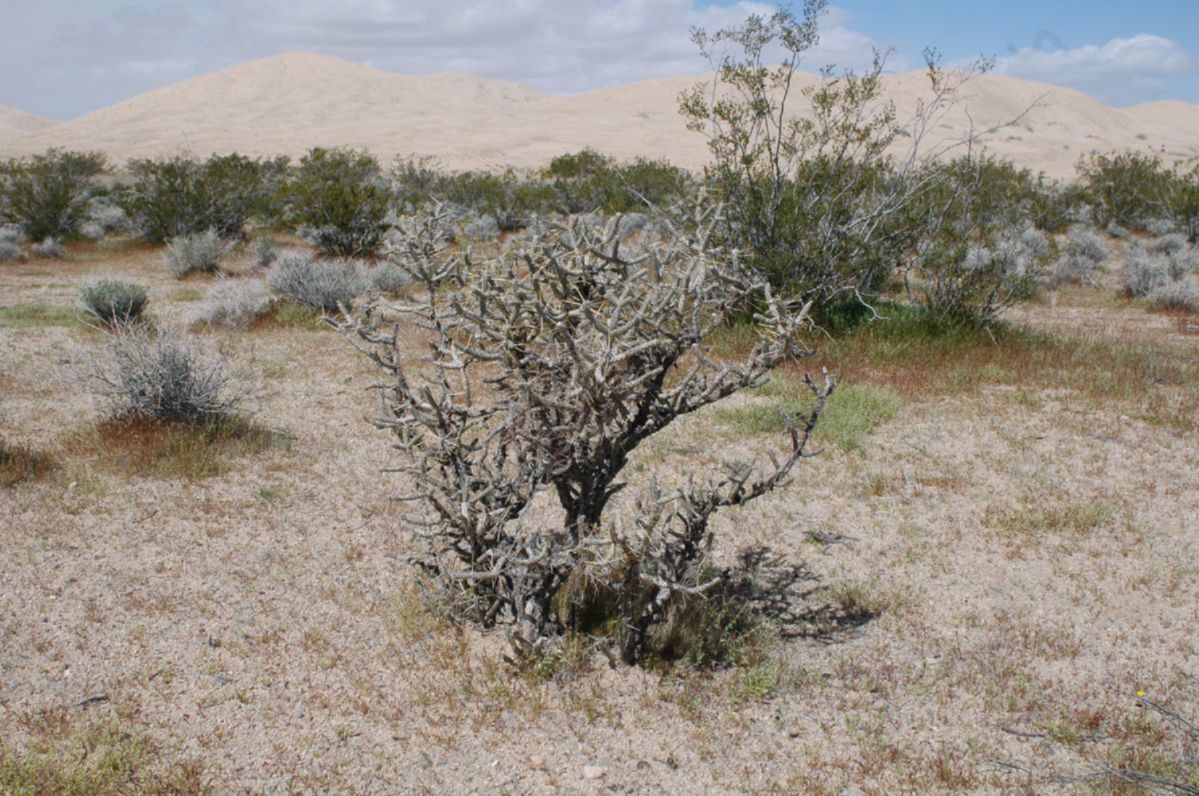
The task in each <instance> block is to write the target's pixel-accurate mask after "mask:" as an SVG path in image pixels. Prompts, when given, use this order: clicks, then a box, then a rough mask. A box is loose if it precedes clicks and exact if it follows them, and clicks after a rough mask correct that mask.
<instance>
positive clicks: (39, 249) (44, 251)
mask: <svg viewBox="0 0 1199 796" xmlns="http://www.w3.org/2000/svg"><path fill="white" fill-rule="evenodd" d="M30 251H31V252H33V256H34V257H38V258H41V259H43V260H62V259H65V258H66V256H67V247H66V246H63V245H62V244H61V243H59V241H58V239H57V238H45V239H44V240H41V241H39V242H38V243H35V244H33V246H32V247H31V248H30Z"/></svg>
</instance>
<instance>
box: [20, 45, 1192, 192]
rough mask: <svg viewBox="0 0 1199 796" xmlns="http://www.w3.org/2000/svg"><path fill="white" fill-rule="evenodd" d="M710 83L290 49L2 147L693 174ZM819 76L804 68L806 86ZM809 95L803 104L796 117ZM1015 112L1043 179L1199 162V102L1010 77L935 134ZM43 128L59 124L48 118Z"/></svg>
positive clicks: (1011, 141) (1022, 159)
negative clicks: (613, 78) (1099, 161)
mask: <svg viewBox="0 0 1199 796" xmlns="http://www.w3.org/2000/svg"><path fill="white" fill-rule="evenodd" d="M701 79H702V77H695V76H691V77H673V78H664V79H659V80H651V81H647V82H643V83H637V84H633V85H629V86H622V87H619V88H614V89H607V90H602V91H594V92H589V93H586V94H579V95H575V96H568V97H553V96H548V95H545V94H543V93H541V92H538V91H535V90H533V89H529V88H526V87H523V86H520V85H516V84H513V83H505V82H501V81H495V80H489V79H486V78H481V77H476V76H472V75H465V74H437V75H428V76H419V77H414V76H404V75H395V74H390V73H387V72H381V71H378V70H375V69H370V68H368V67H364V66H360V65H358V64H353V63H350V62H348V61H343V60H340V59H337V58H331V57H328V56H321V55H313V54H309V53H289V54H286V55H281V56H277V57H273V58H267V59H263V60H258V61H252V62H249V63H245V64H241V65H238V66H234V67H231V68H229V69H225V70H222V71H220V72H215V73H212V74H209V75H204V76H201V77H198V78H194V79H192V80H188V81H185V82H182V83H178V84H175V85H171V86H167V87H165V88H161V89H158V90H156V91H151V92H148V93H146V94H142V95H140V96H138V97H134V98H133V99H131V100H128V101H126V102H122V103H120V104H117V105H114V106H111V107H109V108H105V109H103V110H100V111H96V112H95V113H92V114H89V115H87V116H84V117H82V118H79V119H76V120H75V121H72V122H68V123H66V124H61V125H53V126H49V127H45V128H44V129H38V128H37V127H36V126H35V127H31V128H27V129H24V130H10V129H9V128H8V127H7V126H5V121H4V120H5V119H6V118H7V117H6V116H4V115H3V114H0V154H6V155H12V154H26V153H30V152H36V151H41V150H43V149H45V148H47V147H50V146H61V147H67V148H74V149H99V150H101V151H104V152H106V153H108V154H109V155H110V156H111V157H113V158H115V159H117V160H121V159H125V158H129V157H146V156H159V155H166V154H172V153H176V152H181V151H189V152H193V153H195V154H201V155H203V154H208V153H211V152H229V151H239V152H243V153H246V154H251V155H275V154H289V155H296V154H299V153H302V152H303V151H305V150H306V149H308V148H309V147H311V146H313V145H346V146H354V147H363V148H367V149H370V150H372V151H373V152H375V153H376V154H377V155H379V156H380V157H381V158H384V159H390V158H392V157H394V156H397V155H407V154H416V155H430V156H433V157H436V158H437V159H438V160H440V161H441V162H442V164H443V165H444V166H446V167H448V168H455V169H463V168H490V167H499V166H516V167H536V166H541V165H544V164H545V163H546V162H547V161H548V160H549V159H550V158H552V157H553V156H555V155H558V154H561V153H563V152H568V151H574V150H577V149H580V148H582V147H584V146H590V147H594V148H596V149H599V150H601V151H604V152H608V153H610V154H612V155H615V156H617V157H620V158H629V157H633V156H637V155H644V156H649V157H664V158H667V159H669V160H671V161H672V162H674V163H678V164H679V165H682V166H686V167H690V168H698V167H700V166H702V165H703V164H704V163H705V162H706V160H707V157H708V151H707V147H706V143H705V139H704V138H703V136H702V135H699V134H696V133H692V132H689V131H687V130H686V128H685V125H684V123H683V121H682V119H681V118H680V117H679V115H678V112H677V104H678V102H677V98H678V95H679V93H680V92H681V91H683V90H685V89H687V88H689V87H691V86H693V85H694V84H695V83H696V82H697V81H698V80H701ZM815 81H816V77H815V76H813V75H801V76H800V78H799V84H800V85H811V84H812V83H814V82H815ZM886 91H887V96H888V97H889V98H890V99H891V100H893V101H894V102H895V104H896V107H897V110H898V112H899V114H900V117H901V118H903V117H905V115H910V114H911V113H913V110H914V108H915V107H916V103H917V102H918V100H919V99H920V98H922V97H926V96H927V94H928V92H927V86H926V84H925V80H924V76H923V74H920V73H911V74H904V75H897V76H894V77H890V78H888V80H887V87H886ZM802 105H803V103H802V102H799V103H797V104H796V107H797V108H798V109H800V112H802ZM1013 119H1018V121H1017V122H1016V123H1015V124H1013V125H1010V126H1005V127H1003V128H1002V129H998V130H996V131H994V132H992V133H990V134H988V135H985V136H984V137H983V139H982V141H983V143H984V144H985V146H986V147H987V148H988V150H990V151H992V152H994V153H995V154H997V155H1000V156H1003V157H1009V158H1012V159H1013V160H1015V161H1016V162H1018V163H1020V164H1021V165H1025V166H1028V167H1031V168H1034V169H1037V170H1041V171H1044V172H1045V173H1047V174H1048V175H1050V176H1055V177H1066V176H1069V175H1071V174H1072V173H1073V171H1074V165H1075V164H1076V163H1077V161H1078V159H1079V157H1080V156H1082V155H1083V154H1085V153H1086V152H1088V151H1091V150H1101V151H1107V150H1123V149H1130V148H1131V149H1149V148H1153V149H1155V150H1158V151H1162V150H1164V151H1165V152H1166V153H1167V155H1168V156H1170V157H1179V158H1182V157H1196V156H1199V106H1195V105H1188V104H1186V103H1179V102H1165V103H1150V104H1147V105H1141V106H1137V107H1134V108H1129V109H1124V110H1121V109H1117V108H1113V107H1110V106H1108V105H1105V104H1103V103H1102V102H1099V101H1098V100H1095V99H1093V98H1091V97H1089V96H1086V95H1084V94H1081V93H1079V92H1077V91H1072V90H1069V89H1064V88H1059V87H1055V86H1049V85H1043V84H1037V83H1030V82H1028V81H1023V80H1018V79H1015V78H1010V77H1000V76H986V77H983V78H978V79H976V80H975V81H973V82H972V83H971V84H970V85H969V87H968V88H967V89H966V90H965V91H964V92H963V94H962V101H961V103H960V104H958V105H957V106H955V107H954V108H953V109H952V110H951V111H950V112H949V113H947V114H946V115H945V116H944V117H943V118H941V119H939V120H938V124H937V125H936V126H935V128H934V129H933V130H932V131H931V133H930V137H929V138H930V140H929V143H930V144H932V145H933V146H939V145H942V144H944V143H945V142H947V141H955V140H960V139H962V138H963V137H965V136H966V135H967V134H968V133H969V131H971V130H974V131H976V132H977V131H980V130H987V129H990V128H992V127H996V126H999V125H1002V124H1004V123H1005V122H1008V121H1011V120H1013ZM46 124H47V125H49V124H50V123H48V122H47V123H46Z"/></svg>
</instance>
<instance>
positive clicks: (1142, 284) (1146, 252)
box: [1121, 235, 1199, 298]
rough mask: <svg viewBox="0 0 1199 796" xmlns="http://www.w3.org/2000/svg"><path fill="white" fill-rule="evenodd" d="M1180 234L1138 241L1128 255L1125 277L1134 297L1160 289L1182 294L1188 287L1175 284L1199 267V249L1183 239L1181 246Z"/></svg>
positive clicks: (1147, 294) (1149, 295) (1144, 296)
mask: <svg viewBox="0 0 1199 796" xmlns="http://www.w3.org/2000/svg"><path fill="white" fill-rule="evenodd" d="M1177 242H1178V241H1177V240H1176V236H1172V235H1171V236H1167V237H1166V238H1162V239H1158V240H1156V241H1153V242H1151V243H1148V244H1147V243H1144V242H1142V241H1136V242H1134V243H1133V244H1132V245H1131V246H1129V247H1128V251H1127V252H1126V253H1125V256H1124V269H1123V272H1122V275H1121V276H1122V278H1123V282H1124V291H1125V293H1127V294H1128V295H1129V296H1130V297H1132V298H1147V297H1151V295H1152V294H1154V293H1158V294H1159V295H1160V296H1162V297H1165V296H1167V295H1169V294H1173V295H1181V294H1182V293H1183V292H1185V290H1184V288H1180V287H1174V288H1171V285H1172V284H1173V283H1177V282H1184V281H1186V280H1187V279H1188V277H1190V276H1191V275H1192V274H1194V273H1195V272H1196V271H1199V252H1196V250H1195V249H1194V248H1193V247H1192V246H1190V245H1189V244H1186V243H1185V240H1184V241H1183V244H1184V245H1182V246H1181V247H1179V246H1177V245H1176V244H1177Z"/></svg>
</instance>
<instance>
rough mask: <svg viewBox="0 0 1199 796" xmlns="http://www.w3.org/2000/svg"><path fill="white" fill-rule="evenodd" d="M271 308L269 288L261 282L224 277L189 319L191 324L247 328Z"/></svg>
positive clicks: (210, 289)
mask: <svg viewBox="0 0 1199 796" xmlns="http://www.w3.org/2000/svg"><path fill="white" fill-rule="evenodd" d="M270 307H271V294H270V291H269V290H267V287H266V285H264V284H263V283H262V282H261V281H259V280H257V279H221V280H219V281H218V282H217V283H216V284H214V285H213V286H212V287H211V288H209V289H208V292H207V293H206V294H204V299H203V300H202V301H201V302H200V304H199V305H198V306H197V307H196V308H195V309H194V310H193V311H192V314H191V316H190V317H189V318H188V325H189V326H225V327H228V328H230V329H245V328H247V327H248V326H250V324H252V323H254V321H256V320H258V319H259V318H260V317H262V316H263V315H264V314H265V313H266V311H267V310H269V309H270Z"/></svg>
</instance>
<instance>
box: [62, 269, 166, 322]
mask: <svg viewBox="0 0 1199 796" xmlns="http://www.w3.org/2000/svg"><path fill="white" fill-rule="evenodd" d="M149 301H150V299H149V297H148V296H147V295H146V289H145V288H144V287H142V286H141V285H135V284H133V283H132V282H122V281H120V280H116V279H101V280H97V281H94V282H88V283H87V284H85V285H84V286H83V287H82V288H80V289H79V309H80V311H81V312H83V314H84V315H85V316H87V317H88V318H89V319H91V320H92V321H94V322H96V323H99V324H103V325H113V324H127V323H132V322H133V321H135V320H137V319H138V318H140V317H141V315H142V312H143V311H145V309H146V305H147V304H148V303H149Z"/></svg>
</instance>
